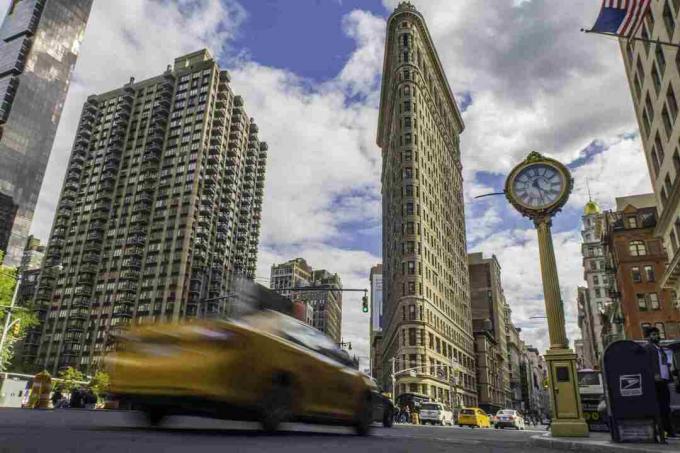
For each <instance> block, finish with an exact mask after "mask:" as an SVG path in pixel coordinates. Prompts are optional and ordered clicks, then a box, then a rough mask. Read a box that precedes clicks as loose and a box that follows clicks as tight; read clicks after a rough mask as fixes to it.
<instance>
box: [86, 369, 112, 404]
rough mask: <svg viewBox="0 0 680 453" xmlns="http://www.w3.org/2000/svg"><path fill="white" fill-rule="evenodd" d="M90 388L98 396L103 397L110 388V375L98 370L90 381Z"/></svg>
mask: <svg viewBox="0 0 680 453" xmlns="http://www.w3.org/2000/svg"><path fill="white" fill-rule="evenodd" d="M90 388H91V389H92V391H93V392H94V394H95V395H97V398H98V399H101V398H102V397H103V396H104V393H106V391H107V390H108V388H109V375H108V374H106V373H105V372H103V371H97V372H96V373H95V374H94V377H93V378H92V380H91V381H90Z"/></svg>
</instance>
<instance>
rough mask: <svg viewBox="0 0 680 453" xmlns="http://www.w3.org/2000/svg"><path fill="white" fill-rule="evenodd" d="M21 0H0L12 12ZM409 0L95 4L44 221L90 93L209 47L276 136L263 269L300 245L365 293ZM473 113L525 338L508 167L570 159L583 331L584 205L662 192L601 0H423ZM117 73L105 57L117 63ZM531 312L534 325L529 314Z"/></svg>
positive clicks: (560, 245)
mask: <svg viewBox="0 0 680 453" xmlns="http://www.w3.org/2000/svg"><path fill="white" fill-rule="evenodd" d="M8 3H9V0H0V11H4V10H6V8H7V4H8ZM397 3H398V1H397V0H382V1H380V0H295V1H293V0H106V1H102V0H98V1H95V6H94V7H93V11H92V15H91V18H90V21H89V24H88V27H87V30H86V34H85V40H84V42H83V44H82V47H81V55H80V58H79V60H78V63H77V66H76V68H75V72H74V75H73V80H72V85H71V89H70V92H69V96H68V99H67V101H66V104H65V106H64V112H63V116H62V120H61V123H60V125H59V129H58V132H57V138H56V141H55V145H54V148H53V150H52V154H51V157H50V162H49V165H48V170H47V174H46V176H45V180H44V182H43V187H42V192H41V196H40V199H39V201H38V207H37V210H36V214H35V219H34V224H33V227H32V232H33V233H34V234H35V235H37V236H38V237H40V238H41V239H43V240H46V239H47V238H48V237H49V232H50V229H51V224H52V220H53V214H54V208H55V206H56V203H57V201H58V195H59V191H60V187H61V183H62V180H63V177H64V173H65V169H66V163H67V160H68V156H69V153H70V149H71V144H72V141H73V137H74V134H75V130H76V125H77V121H78V117H79V114H80V109H81V108H82V104H83V102H84V101H85V99H86V97H87V96H88V95H90V94H95V93H99V92H104V91H108V90H110V89H113V88H116V87H119V86H121V85H123V84H124V83H125V82H127V81H128V80H129V77H130V76H135V77H136V79H137V80H141V79H143V78H145V77H150V76H153V75H156V74H158V73H160V72H162V71H163V70H164V69H165V68H166V66H167V65H168V64H170V63H172V62H173V60H174V58H175V57H177V56H179V55H182V54H185V53H189V52H192V51H195V50H198V49H200V48H204V47H207V48H209V49H210V51H211V52H212V53H213V55H215V56H216V58H217V59H218V60H219V62H220V64H221V65H222V66H223V67H224V68H226V69H228V70H229V71H230V73H231V75H232V88H233V90H234V91H235V92H236V93H237V94H241V95H242V96H243V97H244V100H245V105H246V111H247V112H248V114H249V115H251V116H253V117H254V118H255V120H256V121H257V123H258V125H259V127H260V131H261V132H260V136H261V138H262V139H264V140H266V141H267V142H268V143H269V158H268V159H269V160H268V164H267V177H266V178H267V179H266V185H265V200H264V205H263V225H262V230H261V238H260V249H259V255H258V270H257V276H258V281H259V282H261V283H265V284H266V283H267V278H268V277H269V273H270V266H271V265H272V264H274V263H281V262H284V261H287V260H288V259H291V258H295V257H304V258H305V259H306V260H307V262H308V263H309V264H310V265H311V266H313V267H314V268H325V269H327V270H328V271H330V272H337V273H338V274H339V275H340V276H341V278H342V281H343V284H344V285H345V287H348V288H368V286H369V282H368V275H369V270H370V268H371V266H373V265H375V264H377V263H379V262H380V261H381V249H382V245H381V196H380V170H381V155H380V150H379V148H378V147H377V145H376V143H375V142H376V126H377V117H378V102H379V95H380V76H381V71H382V63H383V51H384V38H385V26H386V19H387V17H388V16H389V14H390V13H391V11H392V10H393V9H394V8H395V7H396V5H397ZM413 3H414V4H415V6H416V7H417V8H418V9H419V10H420V11H421V12H422V14H423V15H424V17H425V20H426V22H427V24H428V27H429V30H430V33H431V35H432V38H433V40H434V44H435V46H436V48H437V51H438V53H439V56H440V59H441V61H442V64H443V67H444V70H445V72H446V76H447V78H448V80H449V83H450V85H451V87H452V90H453V91H454V94H455V97H456V100H457V102H458V104H459V106H460V107H461V110H462V111H463V119H464V122H465V124H466V129H465V131H464V132H463V134H462V136H461V151H462V164H463V172H464V178H465V187H464V190H465V200H466V206H465V209H466V224H467V240H468V249H469V252H483V253H484V254H485V255H486V256H490V255H492V254H495V255H496V257H497V258H498V260H499V262H500V264H501V267H502V281H503V288H504V291H505V296H506V299H507V301H508V303H509V304H510V307H511V309H512V319H513V321H514V323H515V324H516V325H517V326H519V327H521V328H522V336H523V338H524V340H525V341H526V342H527V343H529V344H532V345H534V346H536V347H537V348H539V350H545V349H546V348H547V347H548V340H547V338H548V335H547V326H546V323H545V319H542V318H540V316H544V315H545V309H544V304H543V296H542V287H541V280H540V272H539V264H538V246H537V243H536V233H535V230H534V229H533V225H532V224H531V223H530V222H529V221H528V220H527V219H523V218H521V216H520V215H519V214H518V213H516V212H515V211H514V210H513V209H512V208H511V207H509V206H508V204H507V202H506V201H505V199H504V197H488V198H482V199H477V200H475V199H474V196H476V195H480V194H484V193H489V192H498V191H501V190H502V189H503V183H504V180H505V175H507V173H508V172H509V170H510V169H511V168H512V167H513V166H514V165H516V164H517V163H519V162H520V161H521V160H522V159H523V158H524V157H526V155H527V154H528V153H529V152H530V151H532V150H536V151H539V152H541V153H543V154H546V155H549V156H551V157H554V158H556V159H559V160H560V161H562V162H564V163H565V164H567V165H568V166H569V168H570V169H571V171H572V174H573V176H574V178H575V187H574V192H573V193H572V195H571V197H570V200H569V202H568V204H567V205H566V207H565V209H564V210H563V212H562V213H560V214H558V216H557V217H556V218H555V220H554V224H553V232H554V242H555V250H556V256H557V264H558V271H559V276H560V283H561V289H562V298H563V301H564V304H565V309H566V313H567V333H568V336H569V338H570V339H571V340H572V341H573V340H574V339H577V338H579V332H578V326H577V324H576V288H577V287H578V286H579V285H582V284H583V275H582V268H581V255H580V216H581V213H582V208H583V205H584V204H585V202H586V201H587V199H588V195H587V190H586V180H588V182H589V186H590V190H591V193H592V196H593V198H594V199H595V200H596V201H598V202H599V203H600V204H601V206H602V207H603V208H612V207H613V206H614V205H615V197H617V196H625V195H631V194H638V193H646V192H650V191H651V184H650V181H649V176H648V171H647V163H646V162H645V159H644V155H643V153H642V149H641V144H640V139H639V135H638V127H637V123H636V121H635V117H634V111H633V105H632V102H631V97H630V92H629V89H628V83H627V80H626V78H625V72H624V67H623V62H622V58H621V55H620V51H619V49H618V45H617V43H616V41H613V40H611V39H610V38H605V37H598V36H594V35H586V34H584V33H581V32H580V31H579V30H580V29H581V28H583V27H587V26H589V25H591V24H592V23H593V22H594V20H595V17H596V16H597V12H598V8H599V5H600V3H601V2H599V1H597V0H570V1H569V2H556V1H554V0H553V1H549V0H494V1H493V5H494V7H493V8H490V7H489V2H488V1H483V0H456V1H452V0H420V1H414V2H413ZM103 68H105V69H103ZM360 298H361V294H360V293H346V294H345V295H344V296H343V326H342V327H343V329H342V330H343V337H344V339H345V341H350V342H351V343H352V346H353V351H352V352H354V353H355V354H357V355H358V356H359V357H360V358H361V359H362V366H366V365H367V364H368V350H369V345H368V316H367V315H366V314H363V313H362V312H361V301H360ZM531 318H533V319H531Z"/></svg>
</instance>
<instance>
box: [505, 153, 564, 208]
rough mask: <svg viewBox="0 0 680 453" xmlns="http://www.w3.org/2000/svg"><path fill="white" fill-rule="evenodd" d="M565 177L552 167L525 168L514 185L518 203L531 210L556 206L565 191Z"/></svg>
mask: <svg viewBox="0 0 680 453" xmlns="http://www.w3.org/2000/svg"><path fill="white" fill-rule="evenodd" d="M564 184H565V180H564V176H563V175H562V173H561V172H559V171H558V170H557V169H556V168H555V167H553V166H552V165H546V164H542V163H537V164H534V165H529V166H527V167H525V168H523V169H522V170H521V171H520V172H519V173H518V174H517V176H516V177H515V179H514V181H513V183H512V192H513V195H514V196H515V198H516V199H517V201H519V202H520V203H521V204H523V205H524V206H526V207H528V208H530V209H536V210H539V209H544V208H547V207H548V206H551V205H552V204H554V203H555V202H556V201H557V200H558V199H559V198H560V195H561V194H562V192H563V191H564Z"/></svg>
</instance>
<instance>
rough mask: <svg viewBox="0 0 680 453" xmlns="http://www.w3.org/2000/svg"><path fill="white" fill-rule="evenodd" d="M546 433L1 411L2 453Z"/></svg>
mask: <svg viewBox="0 0 680 453" xmlns="http://www.w3.org/2000/svg"><path fill="white" fill-rule="evenodd" d="M539 433H545V430H543V429H535V430H531V429H528V430H526V431H515V430H494V429H470V428H458V427H439V426H413V425H395V426H394V427H393V428H389V429H387V428H382V427H380V426H376V427H375V428H374V430H373V431H372V434H371V435H370V436H368V437H359V436H355V435H354V434H353V432H352V430H351V429H350V428H343V427H328V426H318V425H301V424H291V425H286V426H285V427H284V431H282V432H280V433H276V434H265V433H263V432H261V431H260V430H259V426H258V425H257V424H255V423H244V422H234V421H223V420H213V419H209V418H199V417H171V418H169V419H168V420H167V421H166V422H165V423H164V424H163V425H162V427H160V428H148V427H146V426H144V424H143V423H142V421H141V418H140V417H139V416H138V414H135V413H127V412H123V411H99V410H98V411H88V410H80V409H59V410H49V411H40V410H25V409H0V452H2V453H4V452H116V453H123V452H144V453H146V452H156V451H157V452H168V453H170V452H185V451H190V452H191V453H201V452H217V451H219V452H225V451H234V452H239V453H241V452H258V453H263V452H267V451H276V452H295V453H307V452H309V453H312V452H313V453H332V452H343V453H350V452H351V453H354V452H391V453H401V452H409V453H410V452H451V451H455V452H456V453H459V452H476V453H480V452H494V453H496V452H498V453H501V452H502V453H505V452H508V453H509V452H526V451H527V450H530V451H531V453H544V452H548V451H553V450H548V449H541V448H537V447H536V446H530V443H529V439H530V437H531V436H536V435H537V434H539Z"/></svg>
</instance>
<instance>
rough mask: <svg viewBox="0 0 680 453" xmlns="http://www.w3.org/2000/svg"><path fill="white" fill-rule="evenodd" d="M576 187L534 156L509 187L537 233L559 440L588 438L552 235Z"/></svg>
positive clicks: (554, 165) (552, 163)
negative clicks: (557, 217)
mask: <svg viewBox="0 0 680 453" xmlns="http://www.w3.org/2000/svg"><path fill="white" fill-rule="evenodd" d="M573 185H574V180H573V179H572V178H571V173H570V172H569V170H568V169H567V167H565V166H564V165H562V164H561V163H560V162H558V161H556V160H554V159H550V158H547V157H544V156H542V155H541V154H539V153H537V152H535V151H534V152H531V153H530V154H529V155H528V156H527V158H526V160H524V162H522V163H520V164H519V165H517V166H516V167H515V168H514V169H513V170H512V171H511V172H510V174H509V175H508V178H507V180H506V182H505V194H506V197H507V198H508V201H509V202H510V204H512V205H513V207H514V208H515V209H517V210H518V211H519V212H520V213H521V214H522V215H524V216H525V217H529V218H530V219H531V220H533V222H534V225H535V226H536V230H537V233H538V250H539V256H540V264H541V277H542V281H543V295H544V299H545V310H546V315H547V318H548V332H549V336H550V349H549V350H548V351H547V352H546V354H545V360H546V363H547V366H548V375H549V383H550V399H551V402H552V407H553V412H554V420H553V422H552V424H551V426H550V431H551V433H552V435H553V436H556V437H585V436H588V425H587V424H586V422H585V420H584V419H583V411H582V409H581V399H580V396H579V392H578V386H577V385H576V354H574V352H573V351H572V350H571V349H569V342H568V340H567V333H566V329H565V325H564V324H565V321H564V306H563V303H562V297H561V295H560V284H559V279H558V276H557V265H556V262H555V250H554V249H553V243H552V234H551V231H550V227H551V225H552V217H553V216H554V215H555V214H557V213H558V212H559V211H560V210H561V209H562V207H563V206H564V205H565V203H566V202H567V199H568V198H569V194H570V193H571V190H572V188H573Z"/></svg>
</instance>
